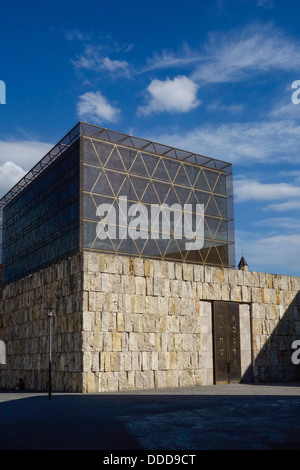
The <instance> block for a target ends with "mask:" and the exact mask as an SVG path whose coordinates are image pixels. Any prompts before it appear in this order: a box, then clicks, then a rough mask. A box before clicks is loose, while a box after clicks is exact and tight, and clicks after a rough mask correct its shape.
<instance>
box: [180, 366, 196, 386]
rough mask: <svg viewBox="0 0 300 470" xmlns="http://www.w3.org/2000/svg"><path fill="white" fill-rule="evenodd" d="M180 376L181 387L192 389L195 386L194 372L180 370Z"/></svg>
mask: <svg viewBox="0 0 300 470" xmlns="http://www.w3.org/2000/svg"><path fill="white" fill-rule="evenodd" d="M178 375H179V377H178V378H179V387H192V386H193V385H194V384H195V380H194V373H193V371H192V370H180V371H179V374H178Z"/></svg>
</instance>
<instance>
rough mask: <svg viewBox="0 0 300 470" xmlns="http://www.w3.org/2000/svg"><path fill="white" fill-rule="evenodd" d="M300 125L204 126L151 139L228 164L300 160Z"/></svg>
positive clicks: (275, 122) (269, 122) (273, 122)
mask: <svg viewBox="0 0 300 470" xmlns="http://www.w3.org/2000/svg"><path fill="white" fill-rule="evenodd" d="M299 135H300V125H299V124H297V122H296V121H292V120H284V119H282V120H275V119H270V120H265V121H257V122H245V123H239V122H233V123H229V124H221V125H219V126H213V125H204V126H202V127H198V128H194V129H192V130H191V131H189V132H176V133H170V134H162V135H160V136H155V138H153V140H156V141H158V142H164V143H166V144H169V145H171V146H174V147H178V148H182V149H185V150H190V151H192V152H195V153H199V154H201V155H207V156H209V157H212V158H217V159H219V160H224V161H228V162H231V163H237V162H238V163H240V164H249V163H250V164H251V163H257V162H262V163H269V164H274V163H279V162H291V163H293V164H297V163H298V164H299V163H300V154H299Z"/></svg>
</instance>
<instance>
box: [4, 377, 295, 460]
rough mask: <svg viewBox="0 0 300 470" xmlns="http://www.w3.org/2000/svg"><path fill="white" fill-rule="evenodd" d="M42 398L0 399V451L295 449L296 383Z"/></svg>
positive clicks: (37, 395) (15, 396) (12, 394)
mask: <svg viewBox="0 0 300 470" xmlns="http://www.w3.org/2000/svg"><path fill="white" fill-rule="evenodd" d="M48 398H49V397H48V394H47V393H33V392H15V391H9V392H7V391H1V392H0V417H1V428H2V432H1V435H0V449H7V450H9V449H20V450H21V449H26V450H30V449H33V450H38V449H43V450H46V449H50V450H62V449H66V450H73V449H74V450H75V449H76V450H106V451H107V450H124V451H125V450H130V451H134V450H136V451H137V450H144V451H150V450H152V451H154V450H155V451H166V450H168V451H176V450H178V451H179V450H182V451H191V450H194V451H196V450H197V451H201V450H223V449H225V450H237V449H241V450H265V449H266V450H294V449H300V420H299V416H300V383H295V384H270V385H266V384H265V385H250V384H247V385H246V384H229V385H213V386H201V387H191V388H184V389H181V388H179V389H160V390H157V389H156V390H147V391H131V392H119V393H101V394H91V395H87V394H67V393H65V394H63V393H57V394H56V393H52V396H51V400H49V399H48Z"/></svg>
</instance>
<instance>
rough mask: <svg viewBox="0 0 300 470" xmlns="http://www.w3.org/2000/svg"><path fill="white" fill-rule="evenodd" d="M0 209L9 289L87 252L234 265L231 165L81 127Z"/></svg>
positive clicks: (102, 130)
mask: <svg viewBox="0 0 300 470" xmlns="http://www.w3.org/2000/svg"><path fill="white" fill-rule="evenodd" d="M198 209H199V210H198ZM200 209H201V210H200ZM0 210H1V213H2V219H3V220H2V245H1V248H2V266H3V269H2V284H3V285H5V284H7V283H10V282H12V281H14V280H16V279H19V278H21V277H24V276H26V275H28V274H30V273H32V272H34V271H36V270H39V269H42V268H43V267H45V266H47V265H49V264H50V263H53V262H56V261H59V260H60V259H62V258H64V257H66V256H70V255H71V254H73V253H76V252H79V251H84V250H89V251H97V252H108V253H114V254H120V255H130V256H142V257H148V258H156V259H162V260H177V261H181V262H191V263H200V264H207V265H213V266H220V267H233V266H235V254H234V219H233V190H232V165H231V164H230V163H227V162H224V161H221V160H216V159H213V158H209V157H205V156H202V155H198V154H195V153H192V152H188V151H184V150H180V149H177V148H173V147H170V146H167V145H162V144H158V143H155V142H150V141H148V140H145V139H141V138H137V137H133V136H130V135H127V134H122V133H119V132H115V131H111V130H108V129H104V128H101V127H97V126H93V125H90V124H85V123H82V122H80V123H78V124H77V125H76V126H75V127H74V128H73V129H72V130H71V131H70V132H69V133H68V134H67V135H66V136H65V137H64V138H63V139H62V140H61V141H60V142H59V143H58V144H57V145H56V146H55V147H54V148H53V149H52V150H51V151H50V152H49V153H48V154H47V155H46V156H45V157H44V158H43V159H42V160H41V161H40V162H38V163H37V165H35V167H34V168H33V169H32V170H31V171H30V172H28V173H27V175H25V176H24V178H23V179H22V180H21V181H19V183H17V184H16V185H15V186H14V187H13V188H12V189H11V190H10V191H9V192H8V193H7V194H6V195H5V196H4V197H3V198H2V199H1V201H0ZM0 215H1V214H0ZM200 226H201V231H200V230H198V229H199V228H200ZM187 227H188V228H187ZM197 235H199V237H197ZM195 240H196V242H197V243H196V242H195ZM200 241H201V242H200Z"/></svg>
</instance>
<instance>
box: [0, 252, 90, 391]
mask: <svg viewBox="0 0 300 470" xmlns="http://www.w3.org/2000/svg"><path fill="white" fill-rule="evenodd" d="M51 307H52V309H53V312H54V316H53V319H52V332H53V334H52V351H53V353H52V368H53V373H52V386H53V389H54V390H61V391H77V392H78V391H81V390H82V374H81V371H82V313H81V312H82V260H81V258H80V257H79V256H75V257H72V258H70V259H67V260H65V261H62V262H60V263H57V264H55V265H52V266H50V267H48V268H46V269H44V270H42V271H39V272H37V273H35V274H33V275H31V276H28V277H26V278H24V279H21V280H19V281H17V282H14V283H12V284H10V285H8V286H6V287H4V288H3V289H2V291H0V339H1V340H3V341H5V344H6V365H0V388H1V387H3V388H12V387H13V386H14V385H15V383H16V382H17V381H18V379H19V378H22V379H23V380H24V383H25V387H26V388H28V389H35V390H47V387H48V369H49V367H48V366H49V317H48V313H49V312H50V308H51Z"/></svg>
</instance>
